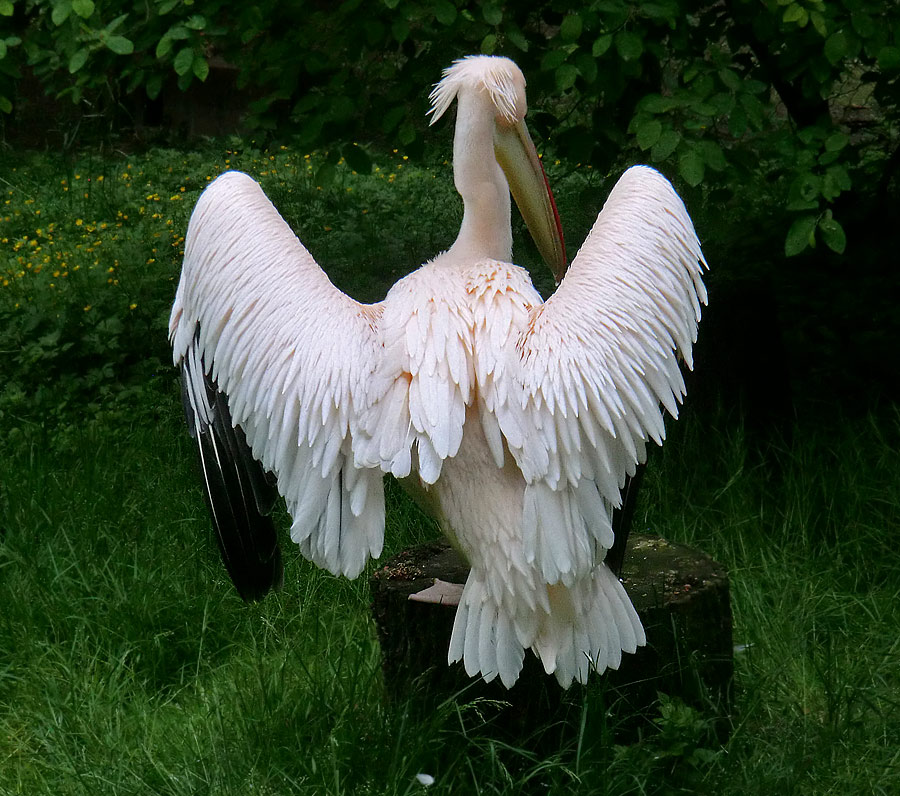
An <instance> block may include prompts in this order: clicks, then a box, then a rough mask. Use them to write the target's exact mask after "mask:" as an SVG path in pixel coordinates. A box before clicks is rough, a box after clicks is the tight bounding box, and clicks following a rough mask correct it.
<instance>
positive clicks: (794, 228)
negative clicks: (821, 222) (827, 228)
mask: <svg viewBox="0 0 900 796" xmlns="http://www.w3.org/2000/svg"><path fill="white" fill-rule="evenodd" d="M815 234H816V217H815V216H800V218H798V219H795V220H794V223H793V224H791V228H790V229H789V230H788V233H787V236H786V237H785V239H784V255H785V257H794V256H795V255H797V254H800V252H802V251H803V250H804V249H805V248H806V247H807V246H813V245H815Z"/></svg>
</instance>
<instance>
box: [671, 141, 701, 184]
mask: <svg viewBox="0 0 900 796" xmlns="http://www.w3.org/2000/svg"><path fill="white" fill-rule="evenodd" d="M705 171H706V167H705V165H704V163H703V158H701V157H700V155H699V154H698V153H697V152H695V151H694V150H693V149H689V150H688V151H687V152H685V153H684V154H683V155H682V156H681V157H680V158H678V173H679V174H680V175H681V177H682V179H683V180H684V181H685V182H686V183H687V184H688V185H690V186H691V188H696V187H697V186H698V185H699V184H700V183H701V182H703V175H704V173H705Z"/></svg>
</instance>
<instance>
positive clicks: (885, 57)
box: [877, 45, 900, 72]
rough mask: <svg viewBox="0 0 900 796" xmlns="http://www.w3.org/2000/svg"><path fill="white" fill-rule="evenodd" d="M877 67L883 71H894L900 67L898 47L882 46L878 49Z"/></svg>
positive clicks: (899, 50)
mask: <svg viewBox="0 0 900 796" xmlns="http://www.w3.org/2000/svg"><path fill="white" fill-rule="evenodd" d="M877 60H878V68H879V69H883V70H884V71H885V72H896V71H897V70H898V69H900V47H892V46H890V45H888V46H887V47H882V48H881V49H880V50H879V51H878V57H877Z"/></svg>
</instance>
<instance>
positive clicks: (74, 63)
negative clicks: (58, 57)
mask: <svg viewBox="0 0 900 796" xmlns="http://www.w3.org/2000/svg"><path fill="white" fill-rule="evenodd" d="M87 59H88V51H87V49H86V48H84V47H82V48H81V49H80V50H76V51H75V52H74V53H73V54H72V57H71V58H70V59H69V74H73V75H74V74H75V73H76V72H77V71H78V70H79V69H81V67H82V66H84V65H85V63H87Z"/></svg>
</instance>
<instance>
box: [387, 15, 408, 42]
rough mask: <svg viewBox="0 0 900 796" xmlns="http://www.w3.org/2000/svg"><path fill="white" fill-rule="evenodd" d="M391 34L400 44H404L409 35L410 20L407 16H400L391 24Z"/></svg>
mask: <svg viewBox="0 0 900 796" xmlns="http://www.w3.org/2000/svg"><path fill="white" fill-rule="evenodd" d="M391 35H392V36H393V37H394V41H396V42H397V43H398V44H403V42H405V41H406V37H407V36H409V22H408V21H407V20H406V18H405V17H398V18H397V19H395V20H394V21H393V23H392V24H391Z"/></svg>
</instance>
